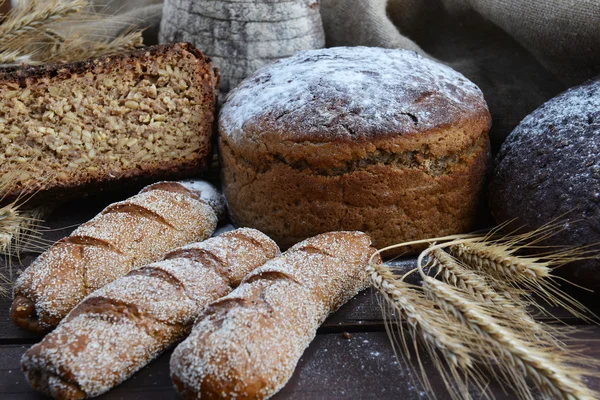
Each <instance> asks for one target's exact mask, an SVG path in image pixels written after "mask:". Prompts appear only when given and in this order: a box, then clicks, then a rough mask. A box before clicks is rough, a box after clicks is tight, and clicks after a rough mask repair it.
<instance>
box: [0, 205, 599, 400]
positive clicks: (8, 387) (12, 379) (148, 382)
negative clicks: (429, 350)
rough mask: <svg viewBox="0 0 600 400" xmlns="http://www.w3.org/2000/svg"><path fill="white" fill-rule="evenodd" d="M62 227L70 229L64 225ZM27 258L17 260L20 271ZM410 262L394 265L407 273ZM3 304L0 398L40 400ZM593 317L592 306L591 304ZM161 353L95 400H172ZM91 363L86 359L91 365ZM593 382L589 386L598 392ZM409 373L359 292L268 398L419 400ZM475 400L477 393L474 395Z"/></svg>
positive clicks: (64, 219)
mask: <svg viewBox="0 0 600 400" xmlns="http://www.w3.org/2000/svg"><path fill="white" fill-rule="evenodd" d="M113 200H114V199H110V198H107V197H96V198H90V199H87V200H84V201H81V200H80V201H78V202H73V203H71V204H67V205H65V206H63V207H60V208H59V209H57V210H56V211H55V212H54V213H53V214H52V215H51V216H50V217H49V219H48V220H47V225H48V226H49V227H51V228H61V227H66V228H64V229H58V230H55V231H51V232H47V233H46V234H45V236H46V237H47V238H49V239H51V240H57V239H59V238H61V237H64V236H66V235H67V234H68V233H69V232H70V231H71V230H72V229H73V228H74V227H73V226H72V225H73V224H76V223H80V222H82V221H86V220H88V219H89V218H91V217H92V216H93V215H95V214H96V213H97V212H99V211H100V210H101V209H102V208H103V207H104V206H105V205H106V204H108V203H109V202H111V201H113ZM68 226H70V227H68ZM32 259H33V255H26V256H25V257H23V263H24V265H27V264H28V263H29V262H30V261H31V260H32ZM411 264H412V261H411V260H406V261H404V262H401V263H399V268H407V267H409V266H410V265H411ZM9 307H10V300H8V299H3V300H0V399H2V400H9V399H10V400H12V399H15V400H17V399H41V398H44V397H43V396H41V395H39V394H37V393H36V392H34V391H33V390H32V389H31V388H30V386H29V385H28V383H27V382H26V380H25V377H24V375H23V373H22V372H21V370H20V364H19V362H20V358H21V355H22V354H23V353H24V352H25V351H26V350H27V349H28V348H29V347H30V346H31V345H32V344H33V343H36V342H38V341H39V340H40V339H41V336H40V335H36V334H32V333H29V332H26V331H23V330H21V329H19V328H17V327H15V326H13V325H12V323H11V321H10V318H9ZM594 308H595V311H596V312H597V313H598V311H599V310H600V307H598V304H596V305H595V307H594ZM555 314H556V315H557V316H558V317H559V318H560V319H561V320H562V321H563V322H564V323H566V324H569V325H572V326H574V327H575V328H576V329H575V333H574V334H573V337H574V339H577V342H576V345H577V346H578V347H581V346H586V347H587V348H588V349H587V351H586V354H587V355H588V356H591V357H593V358H595V359H596V360H597V361H600V343H599V342H598V339H600V327H598V326H589V325H584V324H582V323H581V321H578V320H576V319H574V318H572V317H569V316H568V315H565V314H564V313H561V312H560V311H556V312H555ZM170 355H171V351H168V352H166V353H165V354H163V355H162V356H160V357H159V358H158V359H156V360H155V361H153V362H152V363H151V364H150V365H148V366H147V367H145V368H143V369H142V370H141V371H139V372H138V373H137V374H135V375H134V376H133V377H132V378H131V379H129V380H128V381H126V382H124V383H123V384H121V385H119V386H118V387H116V388H114V389H113V390H112V391H110V392H109V393H107V394H105V395H103V396H101V397H99V398H100V399H127V400H137V399H140V400H142V399H143V400H146V399H175V398H177V397H178V396H177V393H176V392H175V390H174V389H173V387H172V385H171V381H170V378H169V366H168V364H169V357H170ZM92 362H93V361H92ZM424 364H425V368H426V370H427V373H428V375H429V376H430V377H431V378H430V380H431V383H432V386H433V388H434V391H435V394H436V396H437V398H438V399H446V398H448V395H447V394H446V391H445V389H444V385H443V383H442V382H440V380H439V379H437V378H436V374H435V370H434V368H433V366H432V365H431V363H430V362H429V360H428V359H427V358H425V362H424ZM598 376H599V378H596V379H592V380H590V382H589V385H590V387H592V388H593V389H595V390H598V391H600V371H598ZM416 378H417V375H416V374H415V373H414V372H413V371H412V370H411V369H410V368H408V367H407V366H406V365H404V364H403V363H402V362H400V363H399V362H398V361H397V360H396V358H395V356H394V353H393V351H392V348H391V346H390V344H389V341H388V339H387V336H386V333H385V330H384V325H383V321H382V319H381V313H380V310H379V306H378V304H377V298H376V295H375V294H374V293H373V292H372V291H370V290H367V291H365V292H363V293H360V294H359V295H358V296H357V297H355V298H354V299H353V300H351V301H350V302H349V303H348V304H346V305H345V306H343V307H342V308H341V309H340V310H339V311H338V312H336V313H335V314H334V315H332V316H331V317H330V318H329V319H328V320H327V321H326V322H325V323H324V324H323V326H322V327H321V328H320V330H319V332H318V334H317V337H316V339H315V340H314V342H313V343H312V344H311V345H310V347H309V348H308V349H307V350H306V352H305V353H304V355H303V357H302V359H301V361H300V363H299V365H298V367H297V368H296V371H295V373H294V376H293V377H292V379H291V380H290V382H289V383H288V384H287V385H286V386H285V388H284V389H283V390H282V391H281V392H280V393H278V394H277V395H276V396H275V397H274V398H275V399H379V400H382V399H407V400H410V399H421V398H426V396H425V393H424V392H423V391H422V388H421V387H420V386H419V384H418V383H416V382H417V380H416ZM490 387H491V391H492V392H493V393H494V395H495V396H496V398H498V399H513V398H514V396H513V395H512V394H505V393H504V392H503V390H502V387H501V385H500V384H499V383H497V382H491V383H490ZM474 397H475V398H476V397H477V395H476V394H475V395H474Z"/></svg>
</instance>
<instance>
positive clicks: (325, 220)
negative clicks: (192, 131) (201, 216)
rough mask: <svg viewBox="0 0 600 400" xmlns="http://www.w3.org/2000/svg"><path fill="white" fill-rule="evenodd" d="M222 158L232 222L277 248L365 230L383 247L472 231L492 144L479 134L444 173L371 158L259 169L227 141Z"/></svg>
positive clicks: (422, 166)
mask: <svg viewBox="0 0 600 400" xmlns="http://www.w3.org/2000/svg"><path fill="white" fill-rule="evenodd" d="M221 157H222V160H223V164H224V169H223V171H222V174H223V178H224V181H225V182H226V185H225V186H224V188H225V195H226V197H227V202H228V205H229V209H230V212H231V218H232V220H233V221H234V222H235V223H236V224H238V225H240V226H252V227H255V228H256V229H260V230H262V231H264V232H265V233H267V234H268V235H269V236H270V237H272V238H273V239H275V240H276V241H277V242H278V243H279V245H280V246H282V248H287V247H289V246H291V245H293V244H294V243H297V242H298V241H300V240H303V239H305V238H306V237H310V236H314V235H316V234H319V233H322V232H326V231H329V230H332V229H334V230H335V229H348V230H360V231H364V232H368V233H369V234H370V235H371V236H372V238H373V243H374V245H375V247H377V248H382V247H385V246H388V245H392V244H396V243H399V242H403V241H409V240H416V239H422V238H425V237H436V236H443V235H449V234H454V233H457V232H467V231H469V230H471V229H472V228H473V226H474V224H475V222H476V217H477V207H478V206H479V202H480V198H481V193H482V191H483V187H484V181H485V176H486V173H487V165H488V160H489V141H488V137H487V134H483V135H482V136H481V137H480V138H479V140H477V141H476V142H475V143H473V144H472V145H471V146H470V147H469V148H468V149H467V150H466V151H464V152H460V153H458V154H456V155H455V157H454V158H453V159H451V161H450V162H449V163H448V164H447V165H448V167H447V168H445V169H444V170H442V171H441V172H434V171H433V170H432V169H431V168H428V164H427V163H425V162H423V163H421V164H416V163H415V164H416V165H401V166H399V165H390V164H387V165H386V164H385V163H373V164H372V165H367V166H365V167H361V168H356V169H354V170H349V171H344V172H340V173H332V174H329V175H327V174H319V173H316V172H315V171H314V170H313V169H311V168H306V169H297V168H293V167H292V166H290V165H288V164H285V163H282V162H277V161H273V163H272V164H271V165H270V166H269V169H268V170H266V171H262V172H257V171H256V170H255V168H254V167H253V166H252V165H250V164H246V163H244V161H243V160H241V159H240V158H239V157H238V156H237V155H236V154H234V153H233V152H232V151H231V150H230V149H229V148H228V147H227V146H222V147H221ZM261 199H265V200H264V201H261ZM266 199H268V201H267V200H266ZM403 250H405V249H403ZM386 254H387V253H386Z"/></svg>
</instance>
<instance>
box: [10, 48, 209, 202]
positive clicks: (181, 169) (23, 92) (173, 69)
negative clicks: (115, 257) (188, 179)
mask: <svg viewBox="0 0 600 400" xmlns="http://www.w3.org/2000/svg"><path fill="white" fill-rule="evenodd" d="M218 81H219V74H218V71H217V70H216V68H215V67H214V66H213V65H212V63H211V61H210V59H209V58H207V57H204V56H203V55H202V53H200V51H198V50H197V49H196V48H194V47H193V46H192V45H190V44H187V43H178V44H172V45H161V46H153V47H148V48H143V49H138V50H134V51H132V52H129V53H122V54H116V55H112V56H106V57H102V58H98V59H93V60H87V61H81V62H75V63H70V64H50V65H45V66H33V67H10V68H5V69H0V133H1V134H2V139H1V141H2V142H1V144H2V146H1V147H0V148H2V150H0V173H5V172H6V171H9V170H19V171H22V173H21V174H20V175H18V177H17V178H16V179H15V181H14V182H13V185H12V186H11V188H10V189H11V192H10V193H6V197H5V199H6V200H10V199H13V198H15V197H16V196H18V195H19V193H22V192H27V193H33V192H37V191H41V192H40V193H39V194H38V196H37V197H38V198H49V197H52V198H56V196H57V195H58V196H59V197H63V198H69V197H74V196H75V195H81V194H86V193H90V192H95V191H98V190H101V189H105V188H107V187H109V186H111V187H113V186H114V185H113V184H112V183H113V182H118V183H120V184H121V185H125V184H128V183H129V184H131V182H132V181H137V180H140V181H141V182H146V181H147V179H149V178H151V179H153V180H154V181H156V180H158V179H173V178H176V177H177V178H180V177H184V176H190V175H192V174H194V173H198V172H199V171H202V170H204V169H206V167H207V166H208V157H209V155H210V153H211V137H212V134H213V131H214V120H215V102H216V95H217V93H218V90H217V89H218Z"/></svg>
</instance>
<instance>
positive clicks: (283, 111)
mask: <svg viewBox="0 0 600 400" xmlns="http://www.w3.org/2000/svg"><path fill="white" fill-rule="evenodd" d="M482 110H487V106H486V104H485V101H484V99H483V95H482V93H481V91H480V90H479V88H477V86H476V85H474V84H473V83H471V82H470V81H468V80H467V79H466V78H465V77H464V76H463V75H461V74H460V73H458V72H456V71H454V70H452V69H451V68H449V67H447V66H444V65H442V64H439V63H437V62H435V61H432V60H430V59H427V58H424V57H421V56H419V55H417V54H416V53H414V52H411V51H406V50H393V49H381V48H369V47H352V48H349V47H339V48H329V49H322V50H310V51H305V52H301V53H298V54H297V55H295V56H293V57H291V58H287V59H284V60H282V61H279V62H277V63H275V64H271V65H268V66H266V67H264V68H262V69H260V70H259V71H258V72H257V73H256V74H254V75H253V76H252V77H250V78H248V79H246V80H245V81H244V82H243V83H242V84H241V85H240V86H239V87H238V88H237V89H235V90H234V91H232V92H231V93H230V95H229V97H228V99H227V101H226V103H225V105H224V107H223V109H222V111H221V116H220V129H221V134H224V135H225V136H226V137H227V138H228V139H231V140H234V141H235V140H244V135H247V134H248V132H246V129H245V128H246V127H249V126H250V125H253V124H255V125H257V126H258V127H259V129H260V128H264V129H266V128H267V127H268V126H278V127H282V126H286V125H287V126H293V127H294V131H295V132H297V133H298V135H299V137H298V140H299V141H300V140H309V141H310V140H313V141H318V140H319V137H320V136H323V135H325V136H329V137H331V136H340V137H352V136H356V135H366V136H373V135H377V134H390V133H393V134H402V133H407V132H415V131H424V130H428V129H431V128H434V127H435V126H439V125H445V124H451V123H452V122H453V121H455V120H456V116H457V115H460V114H467V116H471V117H474V116H477V115H479V114H481V112H482ZM250 134H251V135H256V134H260V132H251V133H250Z"/></svg>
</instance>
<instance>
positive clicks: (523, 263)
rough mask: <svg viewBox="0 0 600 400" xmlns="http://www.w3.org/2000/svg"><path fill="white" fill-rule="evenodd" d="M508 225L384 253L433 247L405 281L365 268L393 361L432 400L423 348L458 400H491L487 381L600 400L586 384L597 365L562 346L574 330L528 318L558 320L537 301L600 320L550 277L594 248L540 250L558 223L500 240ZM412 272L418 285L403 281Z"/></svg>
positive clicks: (385, 270)
mask: <svg viewBox="0 0 600 400" xmlns="http://www.w3.org/2000/svg"><path fill="white" fill-rule="evenodd" d="M506 226H507V224H505V225H503V226H500V227H498V228H496V229H494V230H492V231H490V232H489V233H487V234H469V235H453V236H446V237H443V238H434V239H425V240H419V241H415V242H409V243H402V244H398V245H394V246H390V247H386V248H384V249H381V250H379V252H378V254H382V253H385V251H387V250H390V249H398V248H401V247H405V246H411V245H414V244H423V243H429V247H428V248H427V249H426V250H424V251H423V252H422V253H421V254H420V255H419V258H418V261H417V267H416V268H415V269H413V270H411V271H409V272H407V273H406V274H405V275H404V276H398V275H396V274H394V270H393V268H392V267H389V266H387V265H384V264H376V263H374V262H373V260H372V261H371V262H370V263H369V266H368V272H369V275H370V277H371V283H372V284H373V286H374V288H375V289H376V290H377V291H378V292H379V295H380V296H379V299H380V305H381V308H382V313H383V319H384V321H385V327H386V331H387V334H388V337H389V339H390V342H391V344H392V346H393V349H394V352H395V354H396V357H397V358H398V359H399V360H404V361H405V362H406V363H407V364H408V365H409V366H411V367H412V368H414V369H417V370H418V371H419V372H420V374H417V376H420V381H421V384H422V385H423V386H424V388H425V390H426V391H427V392H428V393H429V395H430V396H431V397H433V398H435V395H434V394H433V389H432V385H431V384H430V379H431V377H430V376H428V374H427V372H426V369H425V367H424V362H423V361H424V360H423V359H422V355H423V352H422V350H424V351H425V353H426V354H427V355H428V356H429V358H430V359H431V360H432V362H433V364H434V366H435V367H436V369H437V371H438V372H439V375H440V378H441V379H442V381H443V382H444V384H445V386H446V388H447V389H448V391H449V394H450V396H451V397H452V398H453V399H470V398H472V393H471V392H472V389H475V390H476V391H478V392H479V393H481V396H482V397H485V398H493V397H494V396H493V394H492V393H491V391H490V390H488V388H487V386H488V383H489V382H488V378H487V377H489V376H492V377H494V378H495V379H497V380H498V381H499V382H500V383H501V384H503V386H504V387H505V388H510V389H511V390H512V391H513V392H514V394H515V395H516V396H517V397H518V398H519V399H533V398H537V397H536V396H537V395H538V393H541V394H542V396H543V397H544V398H552V399H554V398H557V399H595V398H599V397H600V394H598V393H596V392H594V391H592V390H590V389H589V388H588V387H587V386H586V385H585V379H586V377H590V376H594V375H595V374H596V370H597V368H598V367H599V365H598V362H597V361H595V360H591V359H589V358H587V357H586V356H584V355H583V352H582V349H574V348H572V347H569V346H567V345H566V344H565V342H567V341H569V336H568V333H569V332H570V330H569V328H568V327H566V326H560V325H557V324H548V323H543V322H540V321H537V320H535V319H534V317H533V315H532V312H531V309H533V310H535V311H539V312H542V313H544V314H546V315H547V316H551V315H550V314H549V313H548V312H547V311H546V310H545V309H544V308H543V307H542V305H540V304H539V300H537V299H541V300H542V301H543V302H544V303H546V304H547V305H551V306H560V307H562V308H564V309H565V310H566V311H568V312H570V313H571V314H573V315H574V316H575V317H577V318H579V319H581V320H583V321H585V322H591V323H597V322H598V317H596V316H595V315H594V314H593V313H592V312H591V311H589V310H588V309H586V307H585V306H584V305H583V304H581V303H580V302H578V301H577V300H575V299H573V298H572V297H570V296H569V295H568V294H566V293H564V292H563V291H561V289H560V286H559V284H558V282H557V278H556V277H554V276H553V274H552V272H553V271H554V270H555V269H556V268H559V267H561V266H563V265H566V264H568V263H570V262H573V261H577V260H583V259H589V258H594V257H597V256H598V254H597V251H594V250H592V249H591V248H590V246H588V247H583V248H581V247H580V248H558V249H549V248H545V247H544V246H542V242H543V240H544V239H546V238H548V237H550V236H552V235H553V234H555V233H556V232H557V231H559V230H560V226H561V225H560V224H559V223H557V222H556V221H554V222H552V223H549V224H547V225H545V226H543V227H542V228H540V229H538V230H535V231H533V232H529V233H525V234H514V233H513V234H509V235H501V234H500V230H501V229H503V228H505V227H506ZM531 250H537V252H536V255H535V256H531V255H527V256H525V255H522V253H523V252H528V251H529V253H530V251H531ZM412 274H418V276H419V278H420V280H421V281H422V283H421V284H420V285H414V284H411V283H409V282H407V281H406V278H407V277H408V276H410V275H412ZM536 300H537V301H536ZM557 322H559V321H558V320H557ZM420 351H421V352H420ZM531 384H533V386H532V385H531Z"/></svg>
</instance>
